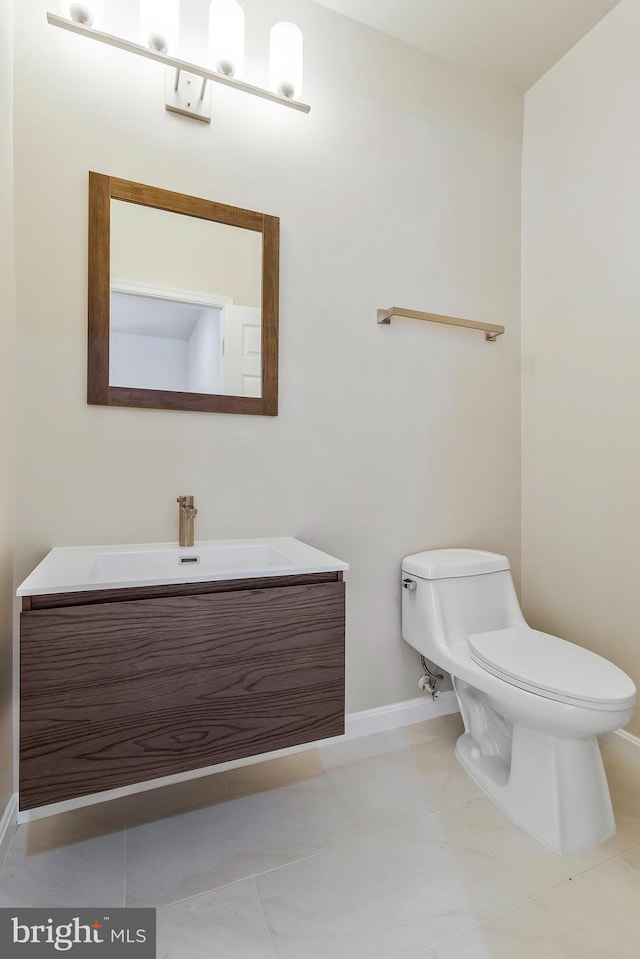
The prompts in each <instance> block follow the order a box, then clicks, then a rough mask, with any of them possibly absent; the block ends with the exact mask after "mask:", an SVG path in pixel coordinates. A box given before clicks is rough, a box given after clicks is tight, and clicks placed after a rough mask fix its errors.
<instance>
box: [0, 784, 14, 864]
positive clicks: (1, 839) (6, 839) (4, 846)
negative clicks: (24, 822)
mask: <svg viewBox="0 0 640 959" xmlns="http://www.w3.org/2000/svg"><path fill="white" fill-rule="evenodd" d="M17 825H18V794H17V793H14V794H13V796H11V798H10V799H9V802H8V803H7V806H6V809H5V811H4V813H3V816H2V819H0V869H1V868H2V866H3V864H4V861H5V859H6V856H7V853H8V852H9V846H10V845H11V840H12V839H13V834H14V832H15V831H16V827H17Z"/></svg>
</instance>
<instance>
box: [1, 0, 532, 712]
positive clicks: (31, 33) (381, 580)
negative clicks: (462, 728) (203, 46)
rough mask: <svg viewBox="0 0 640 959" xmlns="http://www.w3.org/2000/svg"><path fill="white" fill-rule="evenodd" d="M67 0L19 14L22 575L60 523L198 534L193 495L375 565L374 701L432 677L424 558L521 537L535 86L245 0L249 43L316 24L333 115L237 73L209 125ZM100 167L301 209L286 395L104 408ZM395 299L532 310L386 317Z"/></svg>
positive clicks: (155, 536)
mask: <svg viewBox="0 0 640 959" xmlns="http://www.w3.org/2000/svg"><path fill="white" fill-rule="evenodd" d="M47 5H48V3H47V0H31V2H30V3H28V4H27V3H24V4H19V5H18V9H17V11H16V20H17V24H16V25H17V48H16V67H17V89H16V93H17V103H18V105H19V109H18V111H17V115H16V124H17V128H16V227H17V286H18V309H19V336H20V384H21V393H20V432H19V436H20V439H19V443H20V450H19V452H20V476H19V484H20V487H19V488H20V493H21V499H22V501H23V502H26V503H28V504H29V505H28V509H25V510H21V511H20V513H19V517H18V523H19V531H18V544H19V545H18V555H17V571H18V574H19V576H22V575H23V574H26V573H28V572H29V570H30V569H31V568H32V567H33V566H34V565H35V564H36V563H37V562H38V561H39V560H40V559H41V558H42V556H43V555H44V554H45V553H46V552H47V550H49V549H50V548H51V547H52V546H53V545H55V544H58V545H63V544H72V543H109V542H135V541H142V542H145V541H157V540H167V539H172V538H174V537H176V536H177V511H176V505H175V498H176V495H177V494H178V493H184V492H188V493H193V494H194V495H195V499H196V504H197V506H198V520H197V524H198V525H197V536H198V537H199V538H205V539H206V538H216V537H235V536H261V535H269V534H270V535H294V536H298V537H300V538H301V539H303V540H307V541H308V542H310V543H312V544H314V545H316V546H318V547H320V548H321V549H324V550H327V551H328V552H330V553H333V554H335V555H336V556H338V557H340V558H341V559H344V560H346V561H348V562H349V563H350V564H351V571H350V572H349V574H348V639H347V647H348V648H347V668H348V677H347V682H348V697H347V708H348V710H350V711H351V710H357V709H366V708H369V707H374V706H378V705H382V704H385V703H389V702H395V701H399V700H403V699H407V698H411V697H413V696H415V695H417V687H416V679H417V676H418V674H419V672H418V663H417V656H416V654H415V653H414V652H413V651H412V650H411V649H409V648H408V647H405V646H404V645H403V643H402V641H401V639H400V596H399V589H398V579H399V566H400V561H401V559H402V557H403V555H405V554H407V553H411V552H414V551H416V550H419V549H422V548H426V547H430V546H446V545H452V544H453V545H469V546H477V547H485V548H488V549H495V550H499V551H503V552H505V553H508V554H509V555H510V556H511V557H512V559H513V560H514V561H517V558H518V556H519V550H520V541H519V510H520V475H519V467H520V447H519V440H520V409H519V362H520V360H519V355H520V354H519V351H520V339H519V307H520V302H519V264H520V161H521V132H522V98H521V97H520V96H519V95H518V94H516V93H515V92H512V91H511V90H509V89H507V88H502V87H500V86H498V85H495V84H492V83H491V82H489V81H487V80H485V79H483V78H481V77H479V76H476V75H473V74H466V73H464V72H463V71H461V70H459V69H458V68H455V67H452V66H449V65H447V64H445V63H444V62H442V61H440V60H437V59H436V58H432V57H429V56H427V55H425V54H422V53H420V52H419V51H418V50H416V49H413V48H411V47H408V46H404V45H403V44H401V43H400V42H398V41H395V40H392V39H391V38H389V37H386V36H384V35H383V34H380V33H377V32H376V31H373V30H370V29H369V28H366V27H364V26H362V25H359V24H357V23H355V22H354V21H351V20H348V19H346V18H342V17H339V16H338V15H336V14H335V13H333V12H331V11H329V10H327V9H325V8H323V7H320V6H318V5H315V4H313V3H311V2H307V0H247V2H246V3H245V9H246V14H247V22H248V24H249V25H250V33H249V36H248V59H249V61H250V64H251V62H253V61H254V60H256V58H257V57H258V55H259V54H261V55H263V60H264V56H266V50H267V46H268V39H267V38H268V29H269V27H270V25H271V24H272V23H273V22H274V21H275V20H277V19H288V18H291V19H294V20H296V21H297V22H298V23H299V24H300V26H301V27H302V29H303V31H304V35H305V82H304V92H303V97H304V98H305V99H306V100H308V102H310V103H311V104H312V111H311V113H310V115H309V116H305V115H303V114H300V113H297V112H294V111H289V110H286V109H283V108H282V107H279V106H278V105H273V104H269V103H267V102H264V101H261V100H258V99H253V98H250V97H246V96H242V95H240V94H239V93H237V92H236V91H233V90H228V89H225V88H222V87H220V88H219V89H218V88H216V89H215V90H214V91H213V122H212V124H211V126H210V127H209V126H205V125H203V124H200V123H196V122H194V121H191V120H188V119H185V118H182V117H177V116H174V115H170V114H168V113H166V112H165V110H164V106H163V84H164V77H163V71H162V69H161V68H159V67H158V65H157V64H153V63H150V62H146V61H142V60H139V59H137V58H134V57H131V56H128V55H127V54H125V53H123V52H122V51H117V50H114V49H110V48H107V47H102V46H100V45H98V44H92V43H90V42H89V41H87V40H83V39H81V38H78V37H75V36H72V35H70V34H67V33H64V32H63V31H60V30H55V29H54V28H52V27H49V26H48V25H47V24H46V22H45V11H46V8H47ZM193 45H194V46H197V42H196V40H195V39H194V40H193ZM257 72H258V71H257V69H256V71H255V73H257ZM247 79H249V80H250V81H255V80H258V79H259V78H258V77H257V76H254V75H249V76H248V77H247ZM88 170H96V171H99V172H103V173H108V174H112V175H114V176H119V177H123V178H126V179H131V180H136V181H139V182H142V183H149V184H152V185H154V186H159V187H163V188H166V189H170V190H177V191H181V192H187V193H190V194H193V195H196V196H203V197H208V198H210V199H213V200H217V201H220V202H224V203H230V204H232V205H235V206H242V207H246V208H249V209H253V210H260V211H263V212H266V213H269V214H274V215H277V216H279V217H280V218H281V229H282V234H281V300H280V307H281V309H280V415H279V416H278V417H277V418H268V417H264V418H262V417H251V416H231V415H222V414H218V415H214V414H203V413H194V414H191V413H180V412H161V411H145V410H128V409H109V408H92V407H89V406H87V405H86V402H85V388H86V387H85V378H86V359H85V357H86V295H87V289H86V243H87V226H86V221H87V171H88ZM391 304H396V305H400V306H407V307H412V308H416V309H423V310H430V311H435V312H441V313H450V314H453V315H457V316H463V317H469V318H471V319H476V320H488V321H491V322H497V323H503V324H504V325H505V326H506V328H507V332H506V334H505V335H504V336H503V337H501V338H500V340H499V341H498V342H497V343H494V344H489V343H486V342H485V341H484V338H483V336H482V335H481V334H479V333H475V332H470V331H468V330H460V329H452V328H447V327H438V326H433V325H428V324H424V323H422V324H421V323H415V322H414V323H412V322H410V321H396V322H394V323H393V324H392V325H391V326H389V327H386V326H378V325H377V324H376V308H378V307H388V306H390V305H391Z"/></svg>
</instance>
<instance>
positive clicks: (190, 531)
mask: <svg viewBox="0 0 640 959" xmlns="http://www.w3.org/2000/svg"><path fill="white" fill-rule="evenodd" d="M177 502H178V504H179V521H180V527H179V533H178V545H179V546H193V537H194V533H195V518H196V516H197V515H198V510H197V509H196V508H195V506H194V505H193V496H178V499H177Z"/></svg>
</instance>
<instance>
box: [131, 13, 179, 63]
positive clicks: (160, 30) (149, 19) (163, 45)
mask: <svg viewBox="0 0 640 959" xmlns="http://www.w3.org/2000/svg"><path fill="white" fill-rule="evenodd" d="M179 23H180V0H140V41H141V42H142V43H146V44H148V45H149V47H150V48H151V49H152V50H157V51H158V52H159V53H168V52H169V50H175V48H176V46H177V44H178V26H179Z"/></svg>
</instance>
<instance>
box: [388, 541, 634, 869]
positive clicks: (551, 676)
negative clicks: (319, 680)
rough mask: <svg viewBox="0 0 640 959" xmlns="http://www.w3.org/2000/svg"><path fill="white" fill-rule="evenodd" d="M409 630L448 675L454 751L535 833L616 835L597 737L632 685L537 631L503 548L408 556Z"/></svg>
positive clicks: (586, 845)
mask: <svg viewBox="0 0 640 959" xmlns="http://www.w3.org/2000/svg"><path fill="white" fill-rule="evenodd" d="M402 586H403V590H402V637H403V639H404V640H405V641H406V642H407V643H409V644H410V645H411V646H413V647H414V648H415V649H417V650H418V651H419V652H420V653H421V654H422V655H423V656H425V657H426V658H427V659H428V660H430V661H431V662H433V663H434V664H436V665H437V666H438V667H440V668H442V669H445V670H447V672H449V673H450V674H451V677H452V681H453V688H454V690H455V693H456V696H457V699H458V703H459V706H460V712H461V714H462V719H463V722H464V729H465V731H464V733H463V734H462V735H461V736H460V738H459V739H458V741H457V743H456V750H455V751H456V756H457V758H458V760H459V762H460V763H461V764H462V766H463V767H464V768H465V769H466V770H467V772H468V773H469V775H470V776H471V777H472V778H473V779H474V780H475V781H476V783H477V784H478V785H479V786H480V787H481V788H482V789H483V790H484V791H485V792H486V793H487V795H488V796H489V797H490V798H491V799H493V801H494V802H495V803H496V804H497V805H498V806H500V808H501V809H503V810H504V812H505V813H506V814H507V815H508V816H509V817H510V818H511V819H512V820H513V821H514V822H516V823H517V824H518V825H519V826H521V827H522V828H523V829H525V830H526V831H527V832H528V833H529V834H530V835H532V836H534V837H535V838H536V839H538V840H540V841H541V842H543V843H544V844H545V845H547V846H548V847H549V848H551V849H553V850H554V851H556V852H559V853H569V852H580V851H583V850H586V849H590V848H592V847H593V846H597V845H599V844H600V843H602V842H604V841H605V840H606V839H608V838H609V837H610V836H612V835H613V834H614V833H615V820H614V817H613V810H612V807H611V798H610V795H609V787H608V783H607V778H606V774H605V771H604V766H603V763H602V757H601V754H600V748H599V746H598V736H603V735H605V734H606V733H611V732H613V731H614V730H616V729H620V728H621V727H622V726H625V725H626V724H627V723H628V722H629V720H630V718H631V716H632V714H633V709H634V706H635V699H636V688H635V685H634V684H633V682H632V680H631V679H630V678H629V677H628V676H627V675H626V673H624V672H623V671H622V670H621V669H619V668H618V667H617V666H615V665H614V664H613V663H610V662H609V661H608V660H606V659H603V657H601V656H598V655H596V654H595V653H592V652H590V651H589V650H587V649H583V648H582V647H581V646H576V645H575V644H574V643H569V642H567V641H566V640H563V639H560V638H559V637H557V636H551V635H549V634H547V633H542V632H540V631H539V630H535V629H532V628H531V627H530V626H528V625H527V623H526V622H525V619H524V617H523V615H522V611H521V609H520V605H519V603H518V599H517V596H516V593H515V588H514V585H513V580H512V578H511V572H510V565H509V561H508V559H507V558H506V557H505V556H501V555H499V554H497V553H489V552H485V551H483V550H474V549H436V550H427V551H425V552H422V553H415V554H413V555H412V556H407V557H405V559H404V560H403V563H402Z"/></svg>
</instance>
